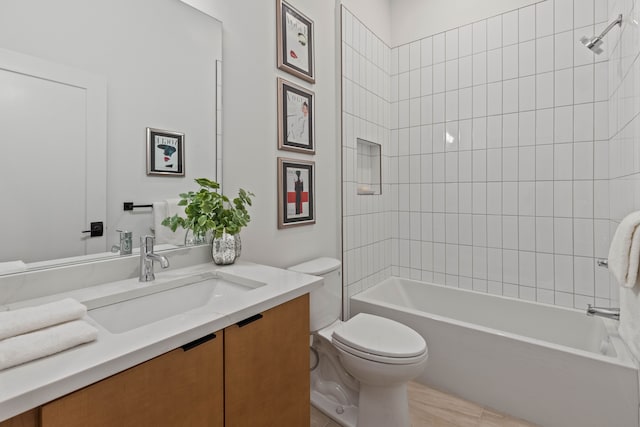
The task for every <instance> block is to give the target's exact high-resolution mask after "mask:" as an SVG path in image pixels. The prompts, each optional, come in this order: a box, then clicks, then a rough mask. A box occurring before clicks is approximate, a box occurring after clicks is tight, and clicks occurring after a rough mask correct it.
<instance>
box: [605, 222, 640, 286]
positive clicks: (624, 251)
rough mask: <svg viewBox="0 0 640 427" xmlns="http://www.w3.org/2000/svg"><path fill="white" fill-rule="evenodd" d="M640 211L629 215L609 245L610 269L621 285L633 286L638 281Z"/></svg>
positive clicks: (619, 226) (621, 223)
mask: <svg viewBox="0 0 640 427" xmlns="http://www.w3.org/2000/svg"><path fill="white" fill-rule="evenodd" d="M639 225H640V211H636V212H632V213H630V214H629V215H627V216H626V217H625V218H624V219H623V220H622V222H620V225H618V228H617V229H616V232H615V234H614V235H613V239H612V240H611V246H610V247H609V257H608V258H609V259H608V261H609V270H610V271H611V273H612V274H613V275H614V276H615V278H616V279H617V280H618V283H619V284H620V286H624V287H626V288H632V287H633V286H635V285H636V283H637V282H638V266H639V264H640V230H639V229H638V226H639Z"/></svg>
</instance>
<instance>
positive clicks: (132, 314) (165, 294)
mask: <svg viewBox="0 0 640 427" xmlns="http://www.w3.org/2000/svg"><path fill="white" fill-rule="evenodd" d="M193 280H198V281H196V282H191V283H186V284H185V283H184V282H185V280H184V279H183V280H179V281H176V282H175V283H174V285H175V286H174V287H170V286H171V284H168V285H167V284H164V285H163V286H158V285H153V284H152V285H148V287H147V288H146V290H147V291H149V292H151V293H147V294H146V295H142V296H139V295H138V294H139V293H140V290H139V289H137V290H136V291H135V293H132V294H131V295H134V296H133V297H131V298H129V299H126V295H125V296H124V297H123V296H122V295H120V296H119V298H118V299H120V301H117V299H116V301H117V302H114V303H109V304H106V305H102V306H98V307H96V308H93V309H90V310H89V316H90V317H91V318H93V319H94V320H95V321H96V322H98V323H99V324H100V325H102V326H103V327H104V328H105V329H107V330H108V331H109V332H112V333H115V334H119V333H123V332H127V331H130V330H133V329H136V328H139V327H141V326H145V325H148V324H151V323H154V322H158V321H160V320H163V319H166V318H169V317H171V316H176V315H179V314H183V313H186V312H188V311H190V310H193V309H196V308H199V307H202V306H204V305H207V304H209V303H211V302H212V301H213V300H223V299H226V298H228V297H233V296H234V295H239V294H243V293H245V292H248V291H251V290H252V289H255V288H256V287H258V286H261V285H263V283H250V282H245V283H240V282H234V281H231V280H227V279H224V278H220V277H214V278H207V279H204V280H202V277H201V276H198V277H197V278H194V279H193ZM187 282H188V280H187ZM154 286H157V289H154ZM168 286H169V289H167V287H168ZM88 305H89V306H92V305H93V306H95V304H88Z"/></svg>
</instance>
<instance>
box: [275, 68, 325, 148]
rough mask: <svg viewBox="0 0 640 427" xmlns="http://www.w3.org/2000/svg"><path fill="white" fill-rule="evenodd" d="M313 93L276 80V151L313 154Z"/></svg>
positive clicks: (283, 80)
mask: <svg viewBox="0 0 640 427" xmlns="http://www.w3.org/2000/svg"><path fill="white" fill-rule="evenodd" d="M314 113H315V106H314V93H313V92H311V91H310V90H307V89H305V88H303V87H300V86H298V85H295V84H293V83H291V82H288V81H286V80H285V79H282V78H278V149H279V150H289V151H297V152H300V153H307V154H315V152H316V151H315V136H314V135H315V126H314Z"/></svg>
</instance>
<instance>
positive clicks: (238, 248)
mask: <svg viewBox="0 0 640 427" xmlns="http://www.w3.org/2000/svg"><path fill="white" fill-rule="evenodd" d="M233 237H235V239H236V259H238V258H240V254H241V253H242V240H240V233H238V234H234V235H233Z"/></svg>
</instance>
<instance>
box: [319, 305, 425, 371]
mask: <svg viewBox="0 0 640 427" xmlns="http://www.w3.org/2000/svg"><path fill="white" fill-rule="evenodd" d="M331 337H332V340H331V341H332V343H333V344H334V345H335V346H336V347H337V348H339V349H341V350H343V351H346V352H348V353H351V354H353V355H354V356H357V357H361V358H363V359H366V360H371V361H374V362H379V363H386V364H393V365H402V364H412V363H418V362H421V361H423V360H424V359H426V358H427V343H426V342H425V340H424V339H423V338H422V336H421V335H420V334H418V333H417V332H416V331H414V330H413V329H411V328H409V327H408V326H405V325H403V324H402V323H399V322H396V321H394V320H391V319H387V318H384V317H379V316H374V315H372V314H367V313H359V314H357V315H355V316H354V317H352V318H351V319H349V320H348V321H346V322H344V323H342V324H340V325H338V326H337V327H336V328H335V330H334V331H333V333H332V334H331Z"/></svg>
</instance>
